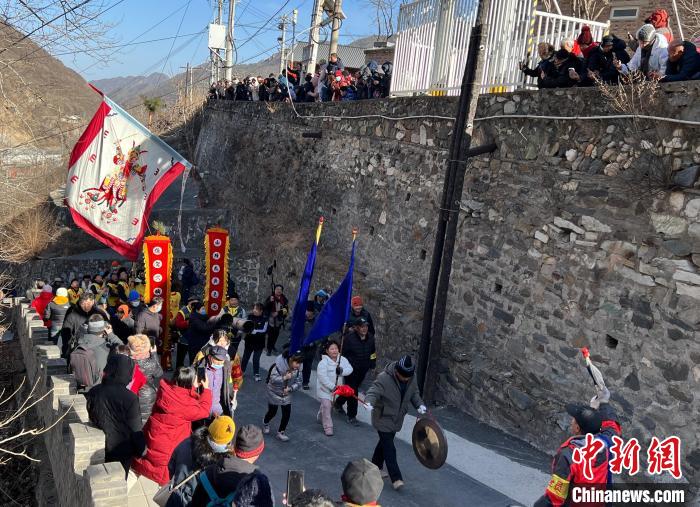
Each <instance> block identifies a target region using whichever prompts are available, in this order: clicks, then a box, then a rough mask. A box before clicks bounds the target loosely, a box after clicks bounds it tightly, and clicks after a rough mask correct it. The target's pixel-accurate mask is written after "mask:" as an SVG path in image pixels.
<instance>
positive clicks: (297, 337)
mask: <svg viewBox="0 0 700 507" xmlns="http://www.w3.org/2000/svg"><path fill="white" fill-rule="evenodd" d="M322 228H323V217H321V219H320V220H319V221H318V228H317V229H316V237H315V238H314V242H313V244H312V245H311V250H310V251H309V257H308V258H307V259H306V267H305V268H304V274H303V275H302V277H301V283H300V284H299V294H298V295H297V302H296V303H295V304H294V312H293V313H292V326H291V330H290V336H289V353H290V354H294V353H295V352H297V351H298V350H300V349H301V346H302V342H303V341H304V322H306V301H307V300H308V299H309V288H310V287H311V279H312V278H313V276H314V266H315V265H316V248H317V247H318V241H319V239H320V238H321V229H322Z"/></svg>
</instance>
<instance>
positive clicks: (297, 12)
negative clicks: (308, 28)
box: [291, 9, 302, 82]
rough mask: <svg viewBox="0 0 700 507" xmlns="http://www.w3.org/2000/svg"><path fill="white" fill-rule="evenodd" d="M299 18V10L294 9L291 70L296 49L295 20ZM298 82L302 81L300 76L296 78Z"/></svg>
mask: <svg viewBox="0 0 700 507" xmlns="http://www.w3.org/2000/svg"><path fill="white" fill-rule="evenodd" d="M298 18H299V10H298V9H294V10H293V11H292V56H291V64H292V69H293V68H294V49H295V47H296V43H297V19H298ZM298 78H299V82H301V81H302V79H301V76H298Z"/></svg>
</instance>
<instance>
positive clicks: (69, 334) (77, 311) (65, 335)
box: [61, 292, 109, 359]
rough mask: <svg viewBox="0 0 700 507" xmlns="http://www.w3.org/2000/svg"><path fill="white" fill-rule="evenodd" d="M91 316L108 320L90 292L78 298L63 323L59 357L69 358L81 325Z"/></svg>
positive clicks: (80, 330)
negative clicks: (76, 303) (99, 316)
mask: <svg viewBox="0 0 700 507" xmlns="http://www.w3.org/2000/svg"><path fill="white" fill-rule="evenodd" d="M93 315H102V317H103V318H104V320H107V321H108V320H109V316H108V315H107V314H106V313H104V312H103V311H102V310H100V309H99V308H97V306H96V305H95V295H94V294H93V293H92V292H85V293H83V294H82V295H81V296H80V299H79V300H78V305H77V306H76V307H75V308H72V309H71V310H70V311H69V312H68V314H66V318H65V320H64V321H63V327H62V328H61V340H62V341H63V343H62V347H61V357H64V358H66V359H69V358H70V353H71V352H72V351H73V349H74V348H75V347H76V346H77V345H78V339H79V338H80V335H81V334H82V332H83V325H84V324H87V321H88V319H89V318H90V317H91V316H93Z"/></svg>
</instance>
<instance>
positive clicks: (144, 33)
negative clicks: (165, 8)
mask: <svg viewBox="0 0 700 507" xmlns="http://www.w3.org/2000/svg"><path fill="white" fill-rule="evenodd" d="M184 7H185V5H184V4H183V5H181V6H180V7H178V8H177V9H175V10H174V11H172V12H171V13H170V14H168V15H167V16H165V17H164V18H162V19H161V20H160V21H158V22H157V23H155V24H154V25H151V26H150V27H148V28H146V30H144V31H143V32H141V33H140V34H138V35H137V36H136V37H134V38H133V39H131V40H130V41H129V42H128V43H132V42H134V41H136V40H138V39H140V38H141V37H143V36H144V35H146V34H147V33H149V32H150V31H151V30H153V29H154V28H156V27H157V26H160V25H161V24H162V23H164V22H165V21H167V20H168V19H170V18H171V17H173V16H174V15H175V14H177V13H178V12H180V11H181V10H182V9H183V8H184ZM115 53H116V51H113V52H112V53H110V54H109V55H107V57H106V58H109V57H110V56H112V55H114V54H115ZM98 63H100V60H97V61H95V62H94V63H93V64H91V65H89V66H87V67H85V68H84V69H82V70H81V71H80V74H82V73H83V72H85V71H87V70H90V69H91V68H93V67H94V66H95V65H97V64H98Z"/></svg>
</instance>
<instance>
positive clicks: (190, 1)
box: [156, 0, 192, 86]
mask: <svg viewBox="0 0 700 507" xmlns="http://www.w3.org/2000/svg"><path fill="white" fill-rule="evenodd" d="M190 3H192V0H187V5H186V6H185V12H183V13H182V18H180V24H179V25H178V26H177V32H176V33H175V35H176V36H178V35H180V29H181V28H182V23H183V22H184V21H185V16H187V10H188V9H189V8H190ZM173 47H175V41H174V40H173V43H172V44H171V45H170V50H169V51H168V56H166V57H165V61H164V62H163V68H162V69H161V71H160V73H161V74H163V71H165V66H166V65H167V63H168V60H169V59H170V54H171V53H172V51H173ZM159 84H160V76H158V80H157V81H156V86H158V85H159Z"/></svg>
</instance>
